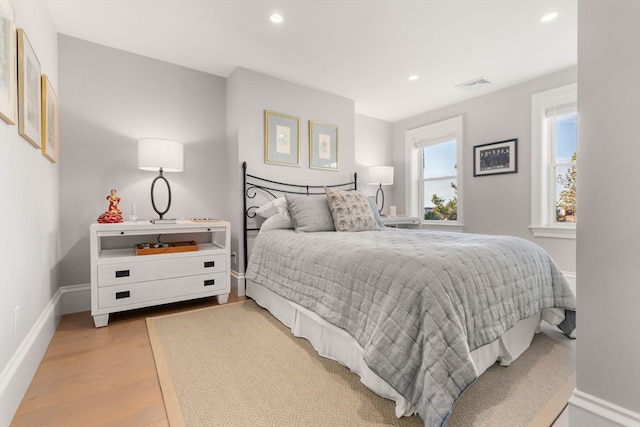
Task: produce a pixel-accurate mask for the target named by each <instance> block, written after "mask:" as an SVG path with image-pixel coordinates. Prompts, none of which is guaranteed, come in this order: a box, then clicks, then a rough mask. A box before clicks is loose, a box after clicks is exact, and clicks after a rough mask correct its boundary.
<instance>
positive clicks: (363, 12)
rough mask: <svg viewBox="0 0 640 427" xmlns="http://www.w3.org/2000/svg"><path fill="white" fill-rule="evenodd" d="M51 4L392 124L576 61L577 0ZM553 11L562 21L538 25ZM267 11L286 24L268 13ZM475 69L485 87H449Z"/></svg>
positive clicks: (103, 27) (142, 44) (148, 46)
mask: <svg viewBox="0 0 640 427" xmlns="http://www.w3.org/2000/svg"><path fill="white" fill-rule="evenodd" d="M47 3H48V5H49V9H50V11H51V16H52V18H53V21H54V23H55V26H56V28H57V30H58V32H59V33H62V34H67V35H70V36H73V37H77V38H80V39H84V40H88V41H91V42H94V43H98V44H102V45H105V46H110V47H114V48H117V49H122V50H126V51H129V52H133V53H137V54H140V55H144V56H148V57H152V58H156V59H160V60H163V61H167V62H170V63H174V64H179V65H182V66H185V67H189V68H193V69H196V70H201V71H204V72H207V73H211V74H215V75H218V76H222V77H227V76H228V75H229V74H230V73H231V72H232V71H233V69H234V68H235V67H238V66H240V67H244V68H248V69H251V70H254V71H257V72H260V73H264V74H268V75H271V76H273V77H277V78H280V79H283V80H287V81H290V82H293V83H297V84H300V85H303V86H307V87H311V88H314V89H319V90H322V91H325V92H329V93H333V94H336V95H340V96H343V97H346V98H349V99H352V100H354V101H355V106H356V112H357V113H358V114H363V115H367V116H371V117H376V118H380V119H384V120H387V121H390V122H395V121H398V120H400V119H403V118H407V117H411V116H414V115H417V114H420V113H424V112H427V111H430V110H432V109H435V108H439V107H442V106H445V105H449V104H452V103H454V102H458V101H462V100H464V99H468V98H471V97H475V96H479V95H482V94H485V93H488V92H490V91H495V90H499V89H502V88H504V87H507V86H511V85H514V84H517V83H520V82H523V81H526V80H529V79H532V78H535V77H538V76H540V75H544V74H547V73H549V72H553V71H557V70H561V69H564V68H567V67H570V66H573V65H575V64H576V62H577V0H555V1H552V0H341V1H340V0H279V1H271V0H224V1H223V0H47ZM551 10H555V11H557V12H559V16H558V18H557V19H556V20H554V21H552V22H549V23H546V24H542V23H541V22H540V18H541V16H542V15H543V14H544V13H546V12H548V11H551ZM274 12H278V13H280V14H282V15H283V17H284V22H283V23H282V24H279V25H275V24H273V23H272V22H270V20H269V16H270V15H271V14H272V13H274ZM411 74H417V75H419V76H420V78H419V79H418V80H415V81H409V80H408V76H409V75H411ZM478 77H484V78H485V79H486V80H489V81H490V82H491V83H492V84H491V85H485V86H482V87H480V88H479V89H477V90H474V91H471V92H468V91H464V90H462V89H460V88H456V87H455V86H456V85H458V84H460V83H463V82H466V81H469V80H473V79H475V78H478Z"/></svg>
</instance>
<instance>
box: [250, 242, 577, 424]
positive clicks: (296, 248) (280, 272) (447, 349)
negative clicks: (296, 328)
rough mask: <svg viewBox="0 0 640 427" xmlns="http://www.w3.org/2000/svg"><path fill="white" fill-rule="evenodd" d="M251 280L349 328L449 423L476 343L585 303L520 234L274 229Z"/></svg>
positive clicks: (380, 370)
mask: <svg viewBox="0 0 640 427" xmlns="http://www.w3.org/2000/svg"><path fill="white" fill-rule="evenodd" d="M246 277H247V279H249V280H252V281H254V282H256V283H259V284H261V285H263V286H265V287H266V288H268V289H270V290H271V291H273V292H275V293H276V294H279V295H281V296H282V297H284V298H287V299H289V300H292V301H294V302H296V303H298V304H300V305H302V306H303V307H306V308H308V309H310V310H312V311H314V312H316V313H318V314H319V315H320V316H321V317H323V318H324V319H325V320H327V321H329V322H330V323H332V324H334V325H336V326H338V327H340V328H342V329H345V330H346V331H348V332H349V333H350V334H351V335H352V336H353V337H354V338H355V339H356V341H357V342H358V343H359V344H360V345H361V346H362V347H363V349H364V358H365V362H366V363H367V365H368V366H369V367H370V368H371V369H372V370H373V371H374V372H375V373H376V374H378V375H379V376H380V377H381V378H383V379H384V380H385V381H387V382H388V383H389V384H390V385H391V386H392V387H393V388H395V389H396V390H397V391H398V392H399V393H400V394H401V395H403V396H404V397H405V398H406V399H407V400H409V401H410V402H411V403H413V404H414V405H415V406H416V408H418V413H419V415H420V416H421V417H422V419H423V420H424V423H425V426H440V425H443V424H445V423H446V421H447V419H448V416H449V413H450V411H451V409H452V407H453V404H454V402H455V400H456V399H457V398H458V397H459V396H460V394H461V393H462V392H463V391H464V390H465V388H466V387H468V386H469V385H470V384H471V383H473V382H474V381H475V379H476V374H475V370H474V367H473V362H472V359H471V356H470V353H471V351H473V350H474V349H476V348H478V347H480V346H482V345H484V344H488V343H490V342H492V341H494V340H496V339H497V338H498V337H500V336H501V335H502V334H503V333H504V332H505V331H506V330H507V329H509V328H510V327H512V326H514V325H515V324H516V322H518V321H519V320H521V319H523V318H526V317H528V316H531V315H533V314H535V313H537V312H538V311H540V310H541V309H542V308H548V307H559V308H564V309H567V310H571V311H573V310H575V297H574V295H573V293H572V291H571V289H570V288H569V287H568V285H567V282H566V280H565V279H564V277H563V276H562V274H561V272H560V271H559V269H558V268H557V267H556V265H555V264H554V263H553V261H552V260H551V259H550V258H549V256H548V254H547V253H546V252H545V251H544V250H543V249H542V248H540V247H539V246H537V245H535V244H533V243H532V242H530V241H528V240H525V239H521V238H516V237H509V236H487V235H474V234H466V233H446V232H432V231H426V230H401V229H398V230H396V229H383V230H381V231H365V232H359V233H348V232H342V233H339V232H320V233H295V232H293V231H291V230H273V231H268V232H264V233H260V234H259V235H258V236H257V237H256V240H255V242H254V247H253V250H252V252H251V258H250V263H249V267H248V269H247V272H246Z"/></svg>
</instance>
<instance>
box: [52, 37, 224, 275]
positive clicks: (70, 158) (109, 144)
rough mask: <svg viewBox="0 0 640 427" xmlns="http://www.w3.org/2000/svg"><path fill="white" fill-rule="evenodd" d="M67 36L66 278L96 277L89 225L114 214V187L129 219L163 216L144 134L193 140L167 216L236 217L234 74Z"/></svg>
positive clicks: (63, 82)
mask: <svg viewBox="0 0 640 427" xmlns="http://www.w3.org/2000/svg"><path fill="white" fill-rule="evenodd" d="M59 40H60V93H61V97H60V120H61V122H60V127H61V136H62V142H61V146H62V147H61V150H60V151H61V160H60V204H61V205H60V231H61V239H60V250H61V262H60V266H59V269H60V284H61V285H62V286H67V285H76V284H86V283H89V282H90V275H89V226H90V225H91V224H92V223H94V222H95V221H96V219H97V218H98V216H99V215H100V214H101V213H103V212H104V211H106V210H107V207H108V203H107V201H106V200H105V197H106V196H107V195H108V194H109V191H110V189H111V188H115V189H117V190H118V195H119V196H120V197H121V199H122V201H121V203H120V205H119V207H120V209H121V210H122V212H123V216H124V219H125V220H128V219H129V218H128V217H129V213H130V209H131V203H132V202H134V203H135V204H136V207H137V211H138V216H139V217H140V218H141V219H150V218H157V214H156V213H155V212H154V211H153V208H152V206H151V198H150V188H151V182H152V180H153V179H154V178H155V177H156V176H157V173H154V172H146V171H141V170H138V166H137V165H138V163H137V161H138V160H137V140H138V138H142V137H149V136H150V137H158V138H166V139H174V140H176V141H180V142H182V143H184V159H185V160H184V172H180V173H166V174H165V176H166V178H167V179H168V181H169V182H170V184H171V190H172V204H171V209H170V210H169V212H168V213H167V214H166V216H165V217H166V218H204V217H216V218H222V219H228V218H229V215H230V211H229V205H228V197H229V191H230V189H229V187H228V185H227V177H228V176H229V174H230V168H229V165H228V162H227V161H226V158H227V146H226V141H225V123H226V81H225V79H224V78H222V77H217V76H213V75H211V74H206V73H202V72H199V71H195V70H191V69H188V68H184V67H180V66H177V65H173V64H169V63H166V62H162V61H158V60H155V59H151V58H146V57H143V56H140V55H135V54H131V53H127V52H123V51H121V50H117V49H112V48H108V47H105V46H101V45H98V44H94V43H90V42H87V41H83V40H80V39H76V38H73V37H69V36H64V35H60V38H59ZM158 188H159V190H158ZM158 188H156V191H157V192H158V195H159V196H160V195H161V194H162V190H164V187H163V186H162V185H159V186H158ZM159 205H160V206H163V205H162V204H160V203H159Z"/></svg>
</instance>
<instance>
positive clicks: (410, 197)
mask: <svg viewBox="0 0 640 427" xmlns="http://www.w3.org/2000/svg"><path fill="white" fill-rule="evenodd" d="M463 135H464V134H463V121H462V116H456V117H452V118H450V119H447V120H442V121H440V122H436V123H432V124H429V125H424V126H420V127H418V128H414V129H409V130H407V131H406V132H405V153H406V159H405V164H406V165H407V168H406V178H405V189H406V192H405V200H406V204H407V206H406V212H408V213H409V215H410V216H417V217H418V218H420V220H421V223H422V228H426V229H434V230H435V229H437V230H450V231H464V222H463V219H464V206H463V201H464V197H463V190H464V182H463V176H464V173H463V172H464V166H463V150H462V147H463V146H464V141H463ZM453 139H455V140H456V162H457V170H458V175H457V186H458V191H457V194H458V213H457V220H456V221H426V220H424V201H423V200H422V198H423V194H421V193H422V192H420V191H418V189H419V185H418V181H419V179H420V169H419V165H420V156H419V152H420V150H418V149H416V143H419V141H423V140H431V141H436V140H437V141H440V142H446V141H451V140H453Z"/></svg>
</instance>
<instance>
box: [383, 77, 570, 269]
mask: <svg viewBox="0 0 640 427" xmlns="http://www.w3.org/2000/svg"><path fill="white" fill-rule="evenodd" d="M576 79H577V77H576V69H575V68H571V69H567V70H563V71H559V72H556V73H553V74H550V75H547V76H544V77H541V78H538V79H535V80H531V81H528V82H525V83H522V84H520V85H517V86H513V87H510V88H507V89H503V90H500V91H497V92H494V93H490V94H488V95H483V96H478V97H477V98H473V99H471V100H469V101H465V102H462V103H459V104H454V105H451V106H448V107H445V108H441V109H438V110H435V111H431V112H428V113H425V114H421V115H419V116H416V117H411V118H409V119H406V120H402V121H399V122H396V123H394V125H393V149H394V151H393V155H394V163H395V165H396V167H397V168H398V170H397V171H396V185H394V188H395V203H396V204H397V205H398V206H405V205H406V203H407V201H406V200H405V190H406V188H405V181H404V176H405V173H406V170H405V168H404V164H405V160H404V159H405V132H406V131H407V130H409V129H413V128H416V127H419V126H422V125H426V124H430V123H434V122H438V121H440V120H444V119H448V118H451V117H454V116H463V121H464V147H463V156H464V166H463V168H464V170H463V171H462V173H463V175H464V190H463V193H464V196H463V197H464V200H463V202H464V223H465V231H466V232H469V233H485V234H509V235H513V236H519V237H523V238H526V239H529V240H533V241H535V242H536V243H538V244H539V245H540V246H542V247H543V248H545V249H546V250H547V251H548V252H549V253H550V254H551V256H552V258H553V259H554V260H555V261H556V263H557V264H558V265H559V267H560V268H561V269H562V270H563V271H565V272H570V273H572V272H575V271H576V270H575V240H573V239H556V238H536V237H533V234H532V233H531V232H530V231H529V229H528V227H529V226H530V225H531V95H533V94H534V93H537V92H542V91H545V90H548V89H552V88H556V87H559V86H562V85H566V84H569V83H575V82H576ZM511 138H518V173H516V174H508V175H493V176H483V177H475V178H474V177H473V147H474V146H475V145H479V144H486V143H489V142H495V141H503V140H506V139H511ZM581 147H582V145H581ZM398 209H400V208H398Z"/></svg>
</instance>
